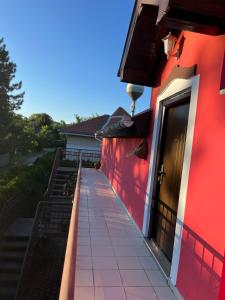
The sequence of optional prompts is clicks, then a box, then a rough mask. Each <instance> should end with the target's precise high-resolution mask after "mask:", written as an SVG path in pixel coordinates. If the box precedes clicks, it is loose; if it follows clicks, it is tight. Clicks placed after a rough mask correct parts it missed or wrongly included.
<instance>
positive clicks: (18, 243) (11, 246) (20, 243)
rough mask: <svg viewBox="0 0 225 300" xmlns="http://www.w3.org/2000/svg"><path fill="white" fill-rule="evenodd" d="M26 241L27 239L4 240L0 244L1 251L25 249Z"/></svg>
mask: <svg viewBox="0 0 225 300" xmlns="http://www.w3.org/2000/svg"><path fill="white" fill-rule="evenodd" d="M27 242H28V240H10V239H8V240H4V241H3V242H2V244H1V246H0V250H1V251H6V250H15V251H16V250H19V251H20V250H21V251H25V250H26V248H27Z"/></svg>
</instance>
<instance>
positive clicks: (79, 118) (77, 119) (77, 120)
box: [74, 113, 99, 123]
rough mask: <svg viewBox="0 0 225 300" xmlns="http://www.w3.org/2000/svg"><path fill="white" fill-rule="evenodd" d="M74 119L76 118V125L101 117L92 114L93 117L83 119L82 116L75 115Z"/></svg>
mask: <svg viewBox="0 0 225 300" xmlns="http://www.w3.org/2000/svg"><path fill="white" fill-rule="evenodd" d="M74 117H75V123H80V122H84V121H87V120H90V119H94V118H96V117H99V114H97V113H95V114H92V115H90V116H88V117H82V116H80V115H78V114H75V115H74Z"/></svg>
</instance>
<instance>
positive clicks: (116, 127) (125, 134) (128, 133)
mask: <svg viewBox="0 0 225 300" xmlns="http://www.w3.org/2000/svg"><path fill="white" fill-rule="evenodd" d="M150 117H151V109H147V110H145V111H143V112H141V113H139V114H137V115H135V116H134V117H132V118H128V117H126V118H124V119H123V120H120V121H118V122H117V123H115V124H113V125H112V126H109V127H106V128H104V129H103V130H101V131H99V132H97V133H96V134H97V136H99V137H106V138H113V137H117V138H135V137H136V138H146V137H148V133H149V126H150V125H149V124H150Z"/></svg>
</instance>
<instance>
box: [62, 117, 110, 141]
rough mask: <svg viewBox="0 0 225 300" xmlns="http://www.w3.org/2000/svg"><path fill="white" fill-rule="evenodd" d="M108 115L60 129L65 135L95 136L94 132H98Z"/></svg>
mask: <svg viewBox="0 0 225 300" xmlns="http://www.w3.org/2000/svg"><path fill="white" fill-rule="evenodd" d="M108 119H109V115H102V116H99V117H96V118H93V119H90V120H87V121H84V122H80V123H77V124H73V125H70V126H67V127H65V128H64V129H62V132H63V133H64V134H66V135H81V136H82V135H83V136H92V137H94V136H95V132H96V131H98V130H100V129H101V128H102V127H103V126H104V125H105V123H106V122H107V120H108Z"/></svg>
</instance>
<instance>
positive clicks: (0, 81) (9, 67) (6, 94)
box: [0, 39, 24, 153]
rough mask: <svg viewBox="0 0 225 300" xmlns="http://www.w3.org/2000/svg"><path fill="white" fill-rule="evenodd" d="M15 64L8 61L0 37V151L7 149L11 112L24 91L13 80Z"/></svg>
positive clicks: (18, 102) (6, 52)
mask: <svg viewBox="0 0 225 300" xmlns="http://www.w3.org/2000/svg"><path fill="white" fill-rule="evenodd" d="M15 74H16V64H15V63H13V62H12V61H10V58H9V52H8V51H7V50H6V46H5V44H4V40H3V39H0V107H1V109H0V120H1V122H0V146H1V147H0V153H4V152H6V151H8V150H9V149H8V145H9V144H10V143H9V140H10V127H11V123H12V120H13V112H14V111H15V110H18V109H19V108H20V107H21V105H22V103H23V97H24V93H18V91H19V90H20V89H21V87H22V82H21V81H20V82H17V83H15V82H14V79H15Z"/></svg>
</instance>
